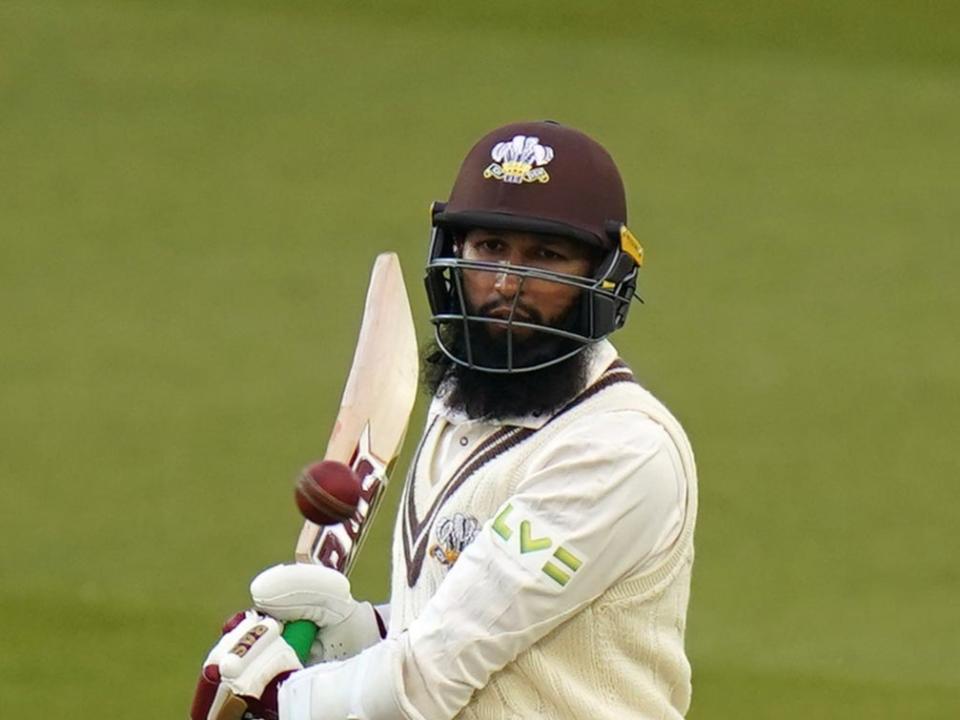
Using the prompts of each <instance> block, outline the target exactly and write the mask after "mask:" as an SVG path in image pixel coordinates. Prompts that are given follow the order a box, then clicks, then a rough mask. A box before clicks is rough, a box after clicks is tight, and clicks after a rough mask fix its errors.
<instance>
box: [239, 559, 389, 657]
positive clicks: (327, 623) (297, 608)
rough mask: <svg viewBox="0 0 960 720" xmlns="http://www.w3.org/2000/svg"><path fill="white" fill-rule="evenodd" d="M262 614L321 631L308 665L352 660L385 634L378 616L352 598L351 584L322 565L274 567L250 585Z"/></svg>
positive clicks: (251, 592)
mask: <svg viewBox="0 0 960 720" xmlns="http://www.w3.org/2000/svg"><path fill="white" fill-rule="evenodd" d="M250 595H251V596H252V597H253V604H254V605H255V606H256V607H257V609H258V610H260V611H262V612H265V613H267V614H268V615H271V616H273V617H275V618H277V619H278V620H283V621H285V622H290V621H293V620H310V621H311V622H313V623H314V624H315V625H316V626H317V627H318V628H319V629H320V631H319V633H318V634H317V640H316V642H314V644H313V647H312V648H311V651H310V664H314V663H317V662H326V661H328V660H342V659H344V658H348V657H352V656H353V655H356V654H357V653H359V652H361V651H362V650H364V649H366V648H368V647H370V646H371V645H374V644H376V643H377V642H379V641H380V640H381V639H383V638H384V637H385V636H386V629H385V627H384V623H383V620H382V618H381V617H380V615H379V614H378V613H377V611H376V610H375V609H374V607H373V605H371V604H370V603H368V602H357V601H356V600H354V599H353V595H351V594H350V581H349V580H347V578H346V576H345V575H343V574H342V573H339V572H337V571H336V570H332V569H330V568H328V567H324V566H323V565H307V564H302V563H297V564H294V565H276V566H275V567H272V568H269V569H267V570H264V571H263V572H262V573H260V574H259V575H258V576H257V577H256V578H254V580H253V582H252V583H251V585H250Z"/></svg>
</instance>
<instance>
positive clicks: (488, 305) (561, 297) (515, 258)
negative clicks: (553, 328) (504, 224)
mask: <svg viewBox="0 0 960 720" xmlns="http://www.w3.org/2000/svg"><path fill="white" fill-rule="evenodd" d="M460 255H461V257H462V258H463V259H464V260H474V261H482V262H489V263H509V264H510V265H519V266H524V267H530V268H538V269H541V270H551V271H553V272H558V273H564V274H567V275H578V276H581V277H586V276H588V275H589V274H590V272H591V271H592V270H593V264H594V257H595V254H594V251H593V249H592V248H590V247H589V246H588V245H586V244H585V243H580V242H577V241H576V240H571V239H569V238H564V237H558V236H555V235H540V234H536V233H528V232H519V231H514V230H485V229H473V230H470V231H468V232H467V234H466V235H465V236H464V238H463V242H462V245H461V247H460ZM463 284H464V288H463V290H464V294H465V295H466V300H467V304H468V306H469V307H470V308H472V309H473V311H474V312H477V313H478V314H480V315H485V316H488V317H494V318H500V319H502V320H506V319H507V318H508V317H509V315H510V309H511V307H513V303H514V301H516V311H515V313H514V319H515V320H518V321H520V322H534V323H537V324H541V325H553V324H554V323H555V322H556V321H557V320H558V319H560V318H562V317H563V316H564V314H565V313H566V312H567V311H568V310H570V308H571V307H572V306H573V304H574V302H576V300H577V298H578V297H579V295H580V290H578V289H577V288H575V287H571V286H569V285H563V284H561V283H556V282H551V281H549V280H541V279H537V278H527V279H526V280H524V281H523V282H522V287H521V278H520V277H518V276H516V275H511V274H510V273H508V272H502V273H497V272H487V271H479V270H464V272H463ZM518 294H519V298H518V297H517V295H518ZM490 332H491V333H492V334H498V333H502V332H504V328H503V326H500V325H491V326H490ZM513 332H514V334H515V335H516V336H517V337H518V338H519V339H522V338H524V337H526V336H529V335H530V334H531V333H532V332H533V331H532V330H530V329H529V328H515V329H514V331H513Z"/></svg>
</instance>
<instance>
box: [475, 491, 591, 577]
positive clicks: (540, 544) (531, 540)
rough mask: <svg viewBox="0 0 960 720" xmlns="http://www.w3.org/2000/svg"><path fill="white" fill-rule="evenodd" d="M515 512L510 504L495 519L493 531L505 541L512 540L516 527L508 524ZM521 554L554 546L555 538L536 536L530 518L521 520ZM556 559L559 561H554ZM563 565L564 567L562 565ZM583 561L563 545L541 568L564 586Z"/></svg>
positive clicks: (545, 573)
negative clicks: (511, 514)
mask: <svg viewBox="0 0 960 720" xmlns="http://www.w3.org/2000/svg"><path fill="white" fill-rule="evenodd" d="M512 512H513V505H510V504H508V505H507V506H506V507H505V508H504V509H503V510H501V511H500V514H499V515H497V517H496V518H495V519H494V521H493V531H494V532H495V533H496V534H497V535H499V536H500V537H501V538H502V539H503V540H504V542H510V538H512V537H513V534H514V528H512V527H510V525H509V524H508V518H509V516H510V513H512ZM519 544H520V554H521V555H526V554H528V553H535V552H542V551H544V550H549V549H550V548H551V547H553V540H551V539H550V538H549V537H547V536H544V537H534V536H533V530H532V526H531V524H530V521H529V520H522V521H521V522H520V538H519ZM554 560H556V561H557V562H554ZM561 565H562V566H563V567H561ZM581 565H583V561H582V560H581V559H580V558H578V557H577V556H576V555H574V554H573V553H572V552H570V551H569V550H567V549H566V548H565V547H563V546H562V545H561V546H559V547H558V548H557V549H556V550H554V551H553V556H552V558H551V559H549V560H547V561H546V562H545V563H544V564H543V567H541V568H540V570H541V571H543V574H544V575H546V576H547V577H548V578H550V579H551V580H553V581H554V582H555V583H557V584H558V585H560V586H561V587H563V586H564V585H566V584H567V583H568V582H570V578H571V577H572V575H573V573H575V572H576V571H577V570H579V569H580V566H581Z"/></svg>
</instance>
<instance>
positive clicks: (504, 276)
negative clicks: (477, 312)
mask: <svg viewBox="0 0 960 720" xmlns="http://www.w3.org/2000/svg"><path fill="white" fill-rule="evenodd" d="M511 264H512V261H511ZM522 284H523V280H522V279H521V278H520V277H519V276H518V275H514V274H513V273H511V272H507V271H505V270H504V271H502V272H498V273H497V274H496V277H495V278H494V281H493V287H494V289H495V290H496V291H497V292H498V293H499V294H500V295H501V296H503V297H505V298H508V299H510V298H513V297H514V296H516V295H517V294H518V293H519V292H520V287H521V285H522Z"/></svg>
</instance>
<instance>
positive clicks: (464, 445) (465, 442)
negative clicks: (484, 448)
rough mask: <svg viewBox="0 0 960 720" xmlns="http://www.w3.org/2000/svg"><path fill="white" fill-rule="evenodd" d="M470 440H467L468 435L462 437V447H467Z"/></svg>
mask: <svg viewBox="0 0 960 720" xmlns="http://www.w3.org/2000/svg"><path fill="white" fill-rule="evenodd" d="M468 442H470V441H469V440H467V438H466V436H464V437H462V438H460V447H466V446H467V443H468Z"/></svg>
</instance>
